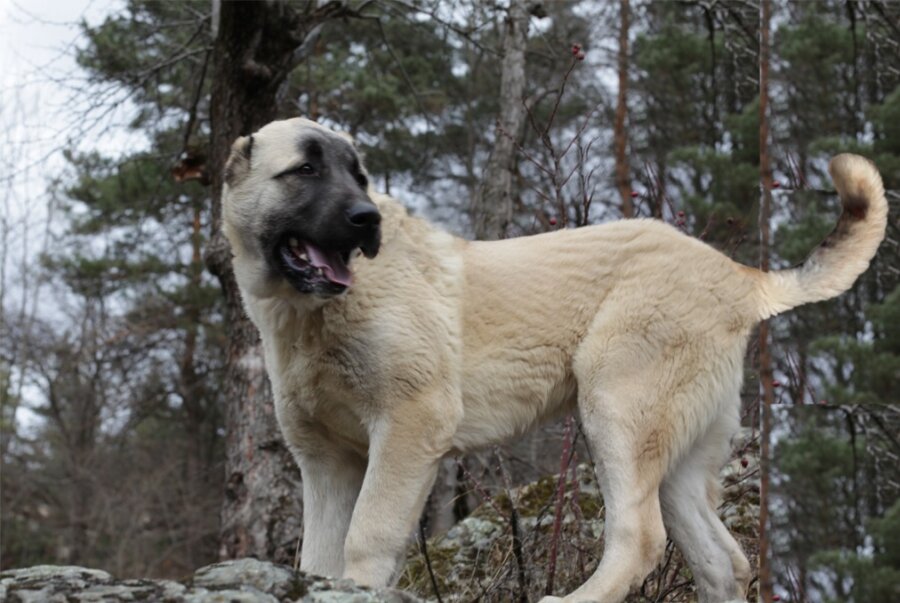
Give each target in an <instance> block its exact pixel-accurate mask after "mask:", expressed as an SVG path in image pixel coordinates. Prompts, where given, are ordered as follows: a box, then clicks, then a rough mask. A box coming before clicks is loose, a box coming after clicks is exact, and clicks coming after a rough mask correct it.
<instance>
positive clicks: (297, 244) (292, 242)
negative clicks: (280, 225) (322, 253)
mask: <svg viewBox="0 0 900 603" xmlns="http://www.w3.org/2000/svg"><path fill="white" fill-rule="evenodd" d="M288 244H289V245H290V246H291V247H300V241H298V240H297V239H296V238H294V237H291V238H290V239H289V240H288Z"/></svg>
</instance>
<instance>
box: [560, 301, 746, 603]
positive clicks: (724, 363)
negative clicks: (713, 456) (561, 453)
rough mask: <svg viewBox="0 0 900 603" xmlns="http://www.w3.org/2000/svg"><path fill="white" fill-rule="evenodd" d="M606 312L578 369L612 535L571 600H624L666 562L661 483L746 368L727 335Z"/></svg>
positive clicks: (586, 428) (568, 601)
mask: <svg viewBox="0 0 900 603" xmlns="http://www.w3.org/2000/svg"><path fill="white" fill-rule="evenodd" d="M604 318H605V319H606V320H604V322H603V323H599V324H595V325H594V326H593V327H592V330H591V332H589V333H588V335H587V337H586V338H585V340H584V342H583V343H582V347H581V348H580V349H579V351H578V352H577V353H576V356H575V362H574V370H575V374H576V378H577V379H578V389H579V400H578V404H579V410H580V412H581V418H582V424H583V427H584V432H585V434H586V436H587V439H588V444H589V445H590V447H591V448H592V450H593V451H594V455H593V456H594V461H595V462H596V464H597V477H598V479H599V482H600V487H601V491H602V494H603V499H604V504H605V507H606V529H605V540H606V543H605V548H604V551H603V557H602V558H601V560H600V564H599V565H598V567H597V570H596V571H595V573H594V574H593V575H592V576H591V577H590V578H589V579H588V580H587V582H585V583H584V584H583V585H582V586H581V587H580V588H578V589H577V590H576V591H575V592H573V593H572V594H570V595H568V596H566V597H564V598H563V599H562V601H564V602H565V603H580V602H583V601H591V602H599V603H619V602H621V601H622V600H623V599H624V598H625V597H626V596H627V595H628V592H629V591H630V590H631V589H632V588H633V587H636V586H638V585H640V584H641V582H642V581H643V580H644V579H645V578H646V576H647V575H648V574H649V573H650V572H651V571H652V570H653V568H654V567H655V566H656V565H657V564H658V562H659V559H660V557H661V556H662V554H663V552H664V550H665V544H666V527H665V523H664V521H663V513H662V509H661V503H660V488H661V486H662V484H663V481H664V479H665V478H666V476H667V474H668V473H669V472H670V471H671V470H672V469H673V468H675V467H677V466H678V463H679V461H680V460H681V458H682V457H683V456H684V454H686V453H687V452H688V451H689V450H690V449H691V448H692V447H693V445H694V443H695V442H696V441H697V440H698V439H699V438H700V437H701V436H702V435H703V434H704V433H706V432H707V430H708V429H709V426H710V425H711V424H712V423H714V422H715V420H716V417H717V416H718V414H719V403H718V399H719V398H718V397H717V395H718V394H720V393H721V392H722V391H723V387H724V386H726V385H729V384H731V383H732V381H733V377H732V376H731V375H732V374H733V372H734V370H735V368H736V369H737V370H738V371H739V370H740V366H741V365H740V360H741V356H740V354H739V353H735V354H727V353H722V350H721V349H720V347H721V343H722V341H721V340H713V339H711V338H708V337H704V336H703V335H699V336H698V335H697V334H695V333H690V334H689V333H688V332H687V331H686V330H685V329H677V328H676V327H673V323H674V324H675V325H676V326H677V323H676V322H675V321H667V320H666V319H665V317H660V316H657V315H655V314H654V315H642V314H638V313H634V314H631V315H626V316H615V317H604ZM717 345H719V347H716V346H717ZM723 356H724V357H723ZM703 476H704V478H705V476H706V473H704V474H703ZM704 483H705V482H704ZM705 499H706V496H705V490H704V492H703V502H704V504H706V503H705ZM702 527H703V529H704V530H705V531H706V532H708V533H709V534H710V536H709V538H710V540H711V541H712V539H713V536H712V535H711V534H712V533H711V531H710V530H709V528H708V526H707V525H706V523H705V522H704V524H703V526H702ZM687 529H692V527H691V526H688V528H687ZM726 563H729V561H728V559H727V557H726ZM729 565H730V564H729ZM553 600H554V599H548V601H553Z"/></svg>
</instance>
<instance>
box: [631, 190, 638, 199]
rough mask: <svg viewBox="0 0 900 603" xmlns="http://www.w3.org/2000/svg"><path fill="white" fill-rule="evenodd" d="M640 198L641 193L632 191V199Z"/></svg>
mask: <svg viewBox="0 0 900 603" xmlns="http://www.w3.org/2000/svg"><path fill="white" fill-rule="evenodd" d="M639 196H640V193H639V192H637V191H631V198H632V199H637V198H638V197H639Z"/></svg>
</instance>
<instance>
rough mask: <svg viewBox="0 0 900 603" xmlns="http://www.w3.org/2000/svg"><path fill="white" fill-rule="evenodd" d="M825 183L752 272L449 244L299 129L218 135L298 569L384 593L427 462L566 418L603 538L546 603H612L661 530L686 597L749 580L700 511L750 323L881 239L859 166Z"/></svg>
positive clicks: (572, 241)
mask: <svg viewBox="0 0 900 603" xmlns="http://www.w3.org/2000/svg"><path fill="white" fill-rule="evenodd" d="M830 170H831V175H832V178H833V179H834V183H835V186H836V187H837V190H838V193H839V194H840V197H841V199H842V201H843V207H844V210H843V213H842V214H841V217H840V220H839V222H838V224H837V227H836V228H835V230H834V232H833V233H832V234H831V235H830V236H829V237H828V238H827V239H826V240H825V241H824V242H823V243H822V244H821V245H820V246H819V247H818V248H817V249H816V250H815V251H814V252H813V253H812V255H811V256H810V258H809V259H808V260H807V261H806V262H805V263H804V264H803V265H801V266H799V267H796V268H793V269H790V270H784V271H780V272H773V273H762V272H760V271H758V270H756V269H754V268H749V267H746V266H742V265H740V264H736V263H735V262H733V261H732V260H730V259H729V258H727V257H726V256H724V255H722V254H721V253H719V252H718V251H716V250H714V249H712V248H711V247H709V246H707V245H705V244H703V243H702V242H700V241H698V240H697V239H694V238H691V237H689V236H686V235H684V234H682V233H681V232H679V231H678V230H676V229H675V228H672V227H670V226H668V225H666V224H664V223H662V222H658V221H654V220H627V221H620V222H614V223H610V224H604V225H601V226H590V227H586V228H579V229H575V230H572V229H566V230H560V231H557V232H550V233H546V234H540V235H536V236H531V237H522V238H518V239H509V240H504V241H496V242H469V241H464V240H461V239H458V238H454V237H452V236H450V235H449V234H446V233H444V232H441V231H440V230H437V229H435V228H433V227H432V226H430V225H429V224H428V223H426V222H425V221H423V220H421V219H419V218H415V217H411V216H410V215H408V214H407V212H406V211H405V210H404V209H403V207H402V206H401V205H399V204H398V203H397V202H396V201H394V200H392V199H390V198H388V197H385V196H382V195H378V194H376V193H375V192H374V191H372V189H371V188H370V187H369V186H368V182H367V179H366V175H365V172H364V170H363V167H362V165H361V163H360V159H359V156H358V155H357V153H356V151H355V150H354V148H353V146H352V144H351V143H350V142H348V140H347V139H346V138H345V137H344V136H342V135H340V134H336V133H334V132H332V131H330V130H328V129H326V128H323V127H321V126H319V125H317V124H316V123H314V122H311V121H308V120H304V119H291V120H287V121H279V122H274V123H271V124H269V125H267V126H266V127H264V128H262V129H261V130H260V131H259V132H257V133H256V134H254V135H253V136H251V137H245V138H241V139H239V140H238V141H237V142H236V143H235V144H234V148H233V153H232V156H231V158H230V160H229V163H228V166H227V169H226V181H227V187H226V191H225V194H224V224H225V226H224V228H225V233H226V235H227V237H228V239H229V240H230V242H231V245H232V249H233V252H234V270H235V274H236V276H237V280H238V283H239V285H240V288H241V292H242V294H243V299H244V304H245V307H246V310H247V313H248V314H249V316H250V318H251V319H252V320H253V322H254V323H255V324H256V326H257V327H258V328H259V331H260V333H261V335H262V341H263V344H264V349H265V360H266V366H267V369H268V373H269V377H270V378H271V381H272V386H273V389H274V394H275V408H276V411H277V414H278V420H279V423H280V425H281V429H282V431H283V433H284V437H285V439H286V441H287V443H288V445H289V446H290V448H291V450H292V451H293V453H294V455H295V457H296V459H297V462H298V463H299V465H300V468H301V471H302V475H303V504H304V518H303V524H304V530H303V548H302V557H301V568H302V569H304V570H307V571H310V572H315V573H318V574H326V575H331V576H344V577H348V578H352V579H354V580H356V581H357V582H360V583H362V584H367V585H371V586H383V585H386V584H388V583H390V581H391V580H392V577H393V576H394V575H395V573H396V571H397V569H398V561H399V560H400V558H401V557H402V555H403V552H404V549H405V545H406V543H407V539H408V536H409V535H410V533H411V531H412V529H413V527H414V526H415V524H416V521H417V519H418V517H419V514H420V513H421V511H422V507H423V503H424V501H425V498H426V496H427V495H428V492H429V490H430V488H431V486H432V482H433V481H434V479H435V474H436V472H437V470H438V463H439V460H440V459H441V457H443V456H445V455H448V454H455V453H459V452H467V451H470V450H473V449H475V448H478V447H481V446H485V445H488V444H493V443H497V442H502V441H503V440H506V439H508V438H512V437H515V436H518V435H520V434H522V433H523V432H525V431H527V430H528V429H530V428H531V427H533V426H535V425H536V424H538V423H540V422H541V421H542V420H544V419H546V418H548V417H552V416H554V415H559V414H561V413H567V412H574V411H577V412H578V413H579V415H580V417H581V421H582V423H583V426H584V432H585V433H586V435H587V438H588V440H589V445H590V446H591V448H592V450H593V452H594V455H593V456H594V458H595V460H596V462H597V474H598V478H599V481H600V485H601V487H602V491H603V497H604V501H605V505H606V546H605V550H604V553H603V558H602V561H601V563H600V565H599V567H598V568H597V571H596V572H595V573H594V574H593V576H592V577H591V578H590V579H589V580H588V581H587V582H585V584H584V585H583V586H581V587H580V588H579V589H578V590H576V591H575V592H574V593H572V594H570V595H568V596H567V597H565V598H564V599H562V600H564V601H601V602H604V603H608V602H614V601H621V600H622V599H623V598H624V597H625V596H626V594H627V593H628V591H629V589H630V588H631V587H633V586H635V585H637V584H640V583H641V581H642V580H643V579H644V577H645V576H646V575H647V574H648V573H649V572H650V571H651V570H652V569H653V567H654V566H655V565H656V563H657V562H658V560H659V558H660V555H661V554H662V552H663V549H664V547H665V542H666V535H667V534H668V536H670V537H671V538H672V539H673V540H674V541H675V542H676V544H677V545H678V547H679V548H680V549H681V551H682V552H683V553H684V555H685V557H686V558H687V560H688V563H689V564H690V567H691V570H692V572H693V575H694V578H695V580H696V582H697V587H698V592H699V596H700V600H701V601H703V602H715V603H720V602H722V601H730V600H743V599H744V597H745V592H746V588H747V585H748V581H749V578H750V566H749V564H748V562H747V559H746V557H745V556H744V554H743V553H742V552H741V549H740V547H739V546H738V544H737V543H736V542H735V540H734V538H732V536H731V535H730V534H729V533H728V531H727V530H726V528H725V526H724V525H723V524H722V522H721V521H720V520H719V518H718V517H717V515H716V502H715V501H716V494H717V487H718V477H717V476H718V471H719V469H720V466H721V464H722V463H723V461H724V459H725V458H726V457H727V454H728V449H729V438H730V437H731V436H732V434H733V433H734V432H735V430H736V428H737V427H738V410H739V396H738V394H739V388H740V384H741V378H742V360H743V356H744V350H745V346H746V343H747V339H748V336H749V334H750V330H751V329H752V328H753V326H754V325H755V324H756V323H757V322H759V321H760V320H761V319H764V318H766V317H769V316H773V315H775V314H777V313H779V312H784V311H785V310H788V309H790V308H793V307H794V306H798V305H800V304H805V303H809V302H815V301H819V300H824V299H828V298H830V297H833V296H836V295H838V294H839V293H841V292H843V291H845V290H846V289H848V288H849V287H850V286H851V285H852V284H853V282H854V280H855V279H856V278H857V276H858V275H859V274H860V273H862V272H863V271H864V270H865V269H866V267H867V266H868V264H869V261H870V260H871V259H872V256H873V255H874V254H875V250H876V248H877V247H878V244H879V242H880V241H881V239H882V238H883V236H884V230H885V224H886V221H887V202H886V200H885V197H884V190H883V187H882V183H881V178H880V176H879V174H878V172H877V171H876V170H875V168H874V167H873V165H872V164H871V163H870V162H868V161H867V160H865V159H863V158H861V157H857V156H853V155H839V156H837V157H835V158H834V159H833V160H832V162H831V166H830ZM545 600H546V601H551V600H552V601H556V600H558V599H556V598H554V597H547V598H546V599H545Z"/></svg>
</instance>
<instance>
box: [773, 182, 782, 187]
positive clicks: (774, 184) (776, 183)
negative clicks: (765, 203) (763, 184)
mask: <svg viewBox="0 0 900 603" xmlns="http://www.w3.org/2000/svg"><path fill="white" fill-rule="evenodd" d="M780 186H781V184H779V183H778V181H776V180H773V181H772V188H778V187H780Z"/></svg>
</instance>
